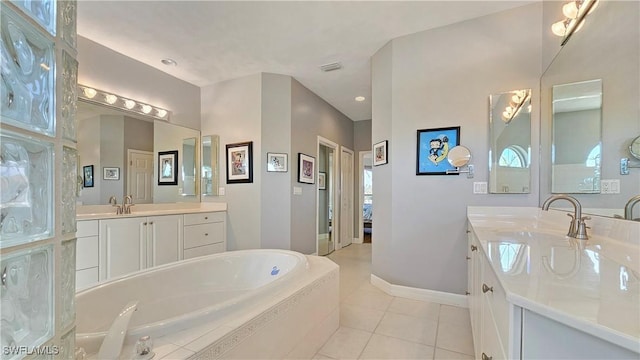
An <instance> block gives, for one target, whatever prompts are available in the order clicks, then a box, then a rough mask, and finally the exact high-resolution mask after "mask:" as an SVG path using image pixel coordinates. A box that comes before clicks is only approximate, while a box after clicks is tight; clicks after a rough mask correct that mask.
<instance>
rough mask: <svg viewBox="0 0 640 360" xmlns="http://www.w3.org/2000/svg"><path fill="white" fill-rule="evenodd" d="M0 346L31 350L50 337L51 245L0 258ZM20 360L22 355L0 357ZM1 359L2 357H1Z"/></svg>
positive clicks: (22, 353) (52, 322) (52, 319)
mask: <svg viewBox="0 0 640 360" xmlns="http://www.w3.org/2000/svg"><path fill="white" fill-rule="evenodd" d="M0 272H1V273H2V286H1V287H0V301H1V302H2V314H1V320H0V321H1V322H2V326H1V327H0V329H1V332H0V347H2V349H6V348H7V347H21V346H26V347H28V348H33V347H37V346H40V345H42V344H43V343H45V342H46V341H47V340H49V339H50V338H51V337H52V336H53V331H54V328H55V327H54V307H53V279H54V276H53V245H48V246H43V247H37V248H32V249H29V250H26V251H18V252H15V253H12V254H8V255H3V257H2V260H0ZM3 355H5V356H7V358H8V359H20V358H22V357H24V356H25V355H26V354H25V353H24V352H20V351H18V352H16V353H13V354H4V352H3ZM3 359H5V357H4V356H3Z"/></svg>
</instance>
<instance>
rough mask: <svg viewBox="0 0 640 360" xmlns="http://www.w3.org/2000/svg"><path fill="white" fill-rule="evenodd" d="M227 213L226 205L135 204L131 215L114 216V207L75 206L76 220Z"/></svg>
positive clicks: (208, 203)
mask: <svg viewBox="0 0 640 360" xmlns="http://www.w3.org/2000/svg"><path fill="white" fill-rule="evenodd" d="M216 211H227V203H212V202H203V203H173V204H135V205H134V206H133V207H132V208H131V214H120V215H116V209H115V207H113V206H111V205H78V206H76V219H77V220H102V219H119V218H125V217H140V216H156V215H173V214H193V213H201V212H216Z"/></svg>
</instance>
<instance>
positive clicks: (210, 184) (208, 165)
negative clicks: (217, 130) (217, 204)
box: [200, 135, 220, 196]
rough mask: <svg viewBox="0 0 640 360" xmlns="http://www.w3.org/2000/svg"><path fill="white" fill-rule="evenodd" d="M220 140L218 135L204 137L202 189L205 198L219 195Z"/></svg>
mask: <svg viewBox="0 0 640 360" xmlns="http://www.w3.org/2000/svg"><path fill="white" fill-rule="evenodd" d="M219 144H220V138H219V136H218V135H207V136H203V137H202V169H201V174H202V183H201V185H200V188H201V189H202V195H203V196H214V195H218V178H219V175H218V148H219Z"/></svg>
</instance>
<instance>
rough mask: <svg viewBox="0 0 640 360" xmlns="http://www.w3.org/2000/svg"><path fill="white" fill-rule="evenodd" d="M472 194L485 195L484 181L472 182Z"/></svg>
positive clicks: (485, 184)
mask: <svg viewBox="0 0 640 360" xmlns="http://www.w3.org/2000/svg"><path fill="white" fill-rule="evenodd" d="M473 193H474V194H486V193H487V182H486V181H474V182H473Z"/></svg>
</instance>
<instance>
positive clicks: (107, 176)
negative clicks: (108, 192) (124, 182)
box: [102, 167, 120, 180]
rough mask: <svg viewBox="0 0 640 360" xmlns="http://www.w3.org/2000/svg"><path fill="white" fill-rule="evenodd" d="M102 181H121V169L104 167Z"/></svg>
mask: <svg viewBox="0 0 640 360" xmlns="http://www.w3.org/2000/svg"><path fill="white" fill-rule="evenodd" d="M102 179H103V180H120V168H119V167H103V168H102Z"/></svg>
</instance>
